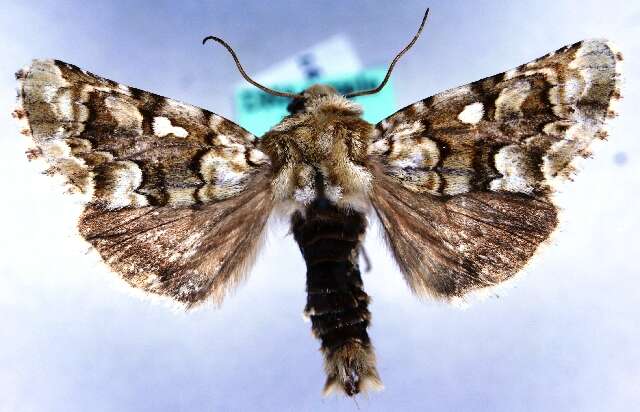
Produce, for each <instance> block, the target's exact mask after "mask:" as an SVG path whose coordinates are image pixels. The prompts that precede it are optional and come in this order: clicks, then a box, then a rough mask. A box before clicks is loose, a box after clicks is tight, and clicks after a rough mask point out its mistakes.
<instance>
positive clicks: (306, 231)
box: [291, 198, 381, 396]
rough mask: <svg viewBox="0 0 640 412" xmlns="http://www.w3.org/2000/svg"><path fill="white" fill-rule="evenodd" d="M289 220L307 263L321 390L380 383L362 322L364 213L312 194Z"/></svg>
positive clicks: (365, 299)
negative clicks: (320, 358) (322, 365)
mask: <svg viewBox="0 0 640 412" xmlns="http://www.w3.org/2000/svg"><path fill="white" fill-rule="evenodd" d="M304 212H305V213H304V214H303V213H301V212H296V213H295V214H294V215H293V216H292V219H291V226H292V231H293V234H294V237H295V239H296V242H298V245H299V246H300V250H301V252H302V255H303V257H304V259H305V262H306V265H307V304H306V306H305V310H304V312H305V315H307V316H308V317H309V318H310V319H311V325H312V331H313V334H314V336H316V337H317V338H318V339H320V341H321V342H322V345H321V350H322V353H323V355H324V358H325V370H326V373H327V382H326V385H325V393H329V392H331V391H333V390H336V389H337V390H342V391H344V392H345V393H346V394H347V395H349V396H352V395H355V394H357V393H358V392H360V391H361V390H364V389H366V388H367V387H380V386H381V382H380V378H379V377H378V372H377V370H376V367H375V355H374V354H373V348H372V346H371V341H370V339H369V335H368V334H367V327H368V326H369V321H370V319H371V313H370V312H369V309H368V304H369V296H368V295H367V294H366V293H365V292H364V290H363V285H362V278H361V276H360V269H359V266H358V255H359V253H358V251H359V249H360V246H361V239H362V237H363V236H364V233H365V231H366V227H367V220H366V217H365V216H364V214H362V213H360V212H357V211H353V210H346V209H341V208H339V207H337V206H336V205H334V204H332V203H331V202H328V201H327V200H326V199H322V198H319V199H316V200H315V201H313V202H312V203H311V204H310V205H309V206H307V208H306V210H305V211H304Z"/></svg>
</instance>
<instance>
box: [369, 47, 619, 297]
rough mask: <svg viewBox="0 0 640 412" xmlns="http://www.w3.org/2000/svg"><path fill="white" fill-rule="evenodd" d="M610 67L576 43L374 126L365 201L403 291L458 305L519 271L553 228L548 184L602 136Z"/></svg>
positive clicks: (612, 76) (614, 73) (606, 58)
mask: <svg viewBox="0 0 640 412" xmlns="http://www.w3.org/2000/svg"><path fill="white" fill-rule="evenodd" d="M619 60H621V55H620V54H619V53H616V52H615V51H614V50H613V49H612V48H611V47H610V45H609V44H608V43H606V42H604V41H600V40H590V41H584V42H579V43H576V44H574V45H571V46H567V47H564V48H562V49H560V50H558V51H556V52H554V53H549V54H547V55H546V56H544V57H542V58H540V59H537V60H534V61H533V62H531V63H528V64H525V65H522V66H519V67H518V68H516V69H513V70H510V71H508V72H505V73H501V74H498V75H496V76H492V77H488V78H486V79H482V80H479V81H477V82H474V83H471V84H469V85H466V86H462V87H458V88H455V89H452V90H449V91H446V92H443V93H440V94H438V95H435V96H432V97H429V98H427V99H424V100H422V101H420V102H417V103H415V104H413V105H410V106H408V107H406V108H404V109H402V110H400V111H398V112H397V113H395V114H394V115H392V116H390V117H389V118H387V119H385V120H384V121H382V122H381V123H379V124H378V125H377V127H376V130H377V132H376V136H375V137H374V141H373V143H372V144H371V145H370V148H369V153H370V161H371V167H372V170H373V172H374V175H375V181H374V185H373V190H372V202H373V204H374V207H375V209H376V211H377V213H378V215H379V217H380V219H381V221H382V224H383V226H384V228H385V231H386V235H387V237H388V241H389V244H390V247H391V249H392V251H393V253H394V255H395V257H396V259H397V261H398V263H399V265H400V267H401V269H402V271H403V272H404V274H405V277H406V279H407V281H408V283H409V284H410V286H411V287H412V289H413V290H415V291H416V292H417V293H421V294H423V293H427V294H432V295H436V296H442V297H453V296H462V295H464V293H466V292H467V291H470V290H473V289H477V288H481V287H485V286H490V285H494V284H496V283H498V282H501V281H503V280H505V279H507V278H509V277H510V276H512V275H513V274H515V273H516V272H517V271H518V270H519V269H521V268H522V267H523V266H524V265H525V264H526V262H527V261H528V260H529V259H530V258H531V256H532V255H533V254H534V253H535V251H536V250H537V248H538V246H539V245H540V244H541V243H542V242H543V241H544V240H545V239H547V238H548V237H549V235H550V234H551V232H552V231H553V229H554V228H555V226H556V222H557V220H556V207H555V206H554V205H553V203H552V198H551V195H552V193H553V191H554V190H555V188H556V186H557V184H558V183H559V182H561V181H563V180H566V179H567V178H568V177H569V176H571V174H572V173H573V172H574V171H575V161H576V160H577V159H579V158H582V157H587V156H588V155H589V154H590V152H589V146H590V145H591V143H592V142H593V141H594V140H596V139H603V138H604V137H605V132H604V131H603V126H604V124H605V121H606V120H607V118H608V117H611V116H612V115H613V111H612V109H611V103H612V101H614V100H616V99H617V98H619V97H620V92H619V89H618V82H619V74H618V68H619Z"/></svg>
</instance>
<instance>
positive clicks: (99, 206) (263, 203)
mask: <svg viewBox="0 0 640 412" xmlns="http://www.w3.org/2000/svg"><path fill="white" fill-rule="evenodd" d="M427 14H428V10H427V13H425V15H424V17H423V19H422V23H421V25H420V28H419V30H418V32H417V34H416V35H415V37H414V38H413V40H412V41H411V42H410V43H409V44H408V45H407V46H406V47H405V48H404V49H403V50H402V51H401V52H400V53H399V54H398V55H397V56H396V57H395V59H394V60H393V62H392V63H391V65H390V67H389V70H388V72H387V75H386V77H385V80H384V81H383V82H382V83H381V84H380V85H379V86H378V87H377V88H375V89H371V90H364V91H356V92H353V93H349V94H347V95H341V94H339V93H338V92H337V91H336V90H334V89H333V88H331V87H329V86H326V85H314V86H311V87H309V88H308V89H306V90H304V91H302V92H300V93H298V94H292V93H283V92H279V91H276V90H271V89H268V88H266V87H264V86H262V85H260V84H258V83H257V82H255V81H253V80H252V79H251V78H250V77H249V76H248V75H247V74H246V73H245V71H244V69H243V68H242V66H241V64H240V61H239V59H238V57H237V55H236V54H235V52H234V51H233V49H231V47H230V46H229V45H228V44H227V43H225V42H224V41H223V40H222V39H219V38H217V37H207V38H205V40H204V42H206V41H207V40H213V41H216V42H218V43H220V44H222V45H223V46H224V47H225V48H227V50H228V51H229V52H230V53H231V55H232V56H233V58H234V60H235V63H236V65H237V67H238V69H239V71H240V72H241V74H242V75H243V77H244V78H245V79H247V80H248V81H249V82H251V83H252V84H253V85H255V86H256V87H259V88H260V89H262V90H264V91H266V92H268V93H271V94H274V95H278V96H284V97H287V98H289V99H290V104H289V106H288V110H289V112H290V114H289V115H288V116H286V117H285V118H284V119H283V120H282V121H281V122H280V123H279V124H277V125H275V126H274V127H273V128H272V129H271V130H269V131H268V132H267V133H266V134H265V135H264V136H262V137H260V138H257V137H256V136H253V135H252V134H251V133H249V132H247V131H246V130H244V129H243V128H242V127H240V126H238V125H237V124H235V123H233V122H232V121H230V120H227V119H225V118H223V117H221V116H219V115H217V114H214V113H212V112H210V111H208V110H204V109H201V108H198V107H195V106H192V105H189V104H185V103H181V102H178V101H175V100H172V99H168V98H165V97H162V96H158V95H156V94H153V93H150V92H147V91H143V90H140V89H137V88H134V87H128V86H125V85H122V84H119V83H116V82H114V81H111V80H107V79H104V78H101V77H99V76H96V75H94V74H91V73H89V72H87V71H85V70H82V69H80V68H78V67H76V66H74V65H71V64H68V63H63V62H61V61H57V60H34V61H33V62H32V63H31V65H30V66H29V67H27V68H25V69H23V70H21V71H19V72H18V73H17V79H18V81H19V93H18V94H19V96H18V100H19V107H18V109H17V110H16V111H15V112H14V116H15V117H17V118H18V119H21V120H22V121H24V131H23V133H24V134H26V135H29V136H30V137H31V139H32V142H33V148H32V149H30V150H29V151H28V155H29V157H30V158H41V159H44V160H45V161H46V163H47V164H48V169H47V173H48V174H51V175H60V176H62V177H63V178H64V179H65V180H66V182H67V185H68V187H69V189H70V190H71V191H73V192H76V193H78V194H79V195H81V196H82V199H83V200H84V201H85V202H86V208H85V209H84V211H83V212H82V214H81V216H80V218H79V224H78V227H79V232H80V234H81V235H82V236H83V237H84V239H86V240H87V241H88V242H89V243H90V244H91V245H92V246H93V247H94V248H95V249H96V250H97V251H98V253H99V254H100V256H101V257H102V259H103V260H104V262H106V264H107V265H109V266H110V268H111V269H112V270H113V271H114V272H117V273H118V274H119V275H120V276H122V278H123V279H124V280H125V281H127V282H128V283H129V284H130V285H131V286H133V287H135V288H140V289H142V290H144V291H146V292H149V293H151V294H156V295H161V296H166V297H169V298H171V299H173V300H175V301H177V302H181V303H183V304H184V305H185V306H186V307H192V306H194V305H197V304H199V303H201V302H204V301H212V302H214V303H215V304H220V303H221V302H222V301H223V299H224V298H225V296H226V295H227V294H228V293H229V292H230V291H232V290H233V289H234V288H236V287H237V286H238V285H239V284H240V283H242V282H243V281H244V280H245V278H246V277H247V272H248V270H249V268H250V267H251V264H252V262H253V261H254V258H255V256H256V253H257V252H258V249H259V248H260V245H261V242H262V239H263V237H264V232H265V226H266V225H267V222H268V220H269V218H270V216H272V215H274V214H279V215H284V216H286V217H287V218H288V219H289V220H290V223H291V232H292V233H293V237H294V239H295V241H296V242H297V244H298V245H299V247H300V250H301V252H302V255H303V257H304V260H305V262H306V268H307V274H306V275H307V278H306V279H307V280H306V282H307V283H306V285H307V286H306V289H307V296H308V297H307V304H306V307H305V309H304V313H305V314H306V315H307V316H308V317H309V318H310V319H311V324H312V330H313V333H314V335H315V336H316V337H317V338H318V339H319V340H320V341H321V352H322V353H323V356H324V360H325V365H324V368H325V371H326V375H327V380H326V384H325V392H326V393H329V392H332V391H338V392H340V391H342V392H344V393H345V394H346V395H348V396H352V395H355V394H357V393H359V392H361V391H364V390H367V389H377V388H380V387H381V386H382V383H381V380H380V377H379V374H378V371H377V370H376V360H375V355H374V352H373V348H372V344H371V341H370V339H369V336H368V334H367V326H368V325H369V321H370V317H371V315H370V312H369V310H368V302H369V297H368V295H367V294H366V293H365V291H364V289H363V282H362V278H361V273H360V269H359V262H358V259H359V256H360V253H361V245H362V241H363V237H364V236H365V233H366V230H367V226H368V218H369V217H371V216H377V218H378V219H379V221H380V222H381V225H382V227H383V228H384V233H385V236H386V241H387V244H388V246H389V249H390V251H391V253H392V255H393V256H394V258H395V261H396V262H397V264H398V267H399V269H400V271H401V272H402V274H403V276H404V279H405V280H406V282H407V283H408V285H409V287H410V288H411V290H412V291H413V292H414V293H415V294H416V295H418V296H421V297H422V296H427V297H434V298H440V299H443V300H450V299H452V298H459V297H462V296H465V295H466V294H468V293H469V292H471V291H476V290H478V289H482V288H486V287H490V286H493V285H496V284H498V283H500V282H503V281H505V280H507V279H509V278H511V277H512V276H513V275H514V274H516V273H517V272H518V271H520V270H521V269H522V268H523V266H525V264H526V263H527V262H528V261H529V260H530V259H531V257H532V256H533V255H534V254H535V252H536V250H537V249H538V248H539V247H540V245H541V244H542V243H543V242H545V240H547V239H548V238H549V236H550V235H551V234H552V232H553V231H554V229H555V228H556V225H557V224H558V219H557V213H558V208H557V206H556V205H555V204H554V200H553V194H554V192H555V191H556V189H557V187H558V184H560V183H561V182H563V181H565V180H567V179H568V178H569V177H570V176H571V175H572V174H573V173H574V171H575V162H576V161H577V160H578V159H580V158H583V157H587V156H589V154H590V151H589V150H590V149H589V147H590V145H591V143H592V142H593V141H595V140H598V139H604V138H605V136H606V134H605V132H604V130H603V127H604V125H605V122H606V121H607V119H608V118H611V117H613V116H614V112H613V110H612V106H611V105H612V102H613V101H615V100H617V99H619V98H620V91H619V77H620V76H619V73H618V72H619V70H618V69H619V62H620V60H622V56H621V54H619V53H618V52H616V51H614V49H613V48H612V47H611V46H610V45H609V43H607V42H606V41H603V40H586V41H581V42H578V43H575V44H573V45H570V46H566V47H563V48H561V49H559V50H557V51H555V52H552V53H549V54H547V55H545V56H543V57H541V58H539V59H536V60H533V61H531V62H530V63H527V64H523V65H521V66H519V67H517V68H515V69H512V70H509V71H506V72H504V73H500V74H497V75H495V76H491V77H487V78H485V79H482V80H478V81H476V82H473V83H471V84H468V85H464V86H460V87H457V88H454V89H451V90H447V91H445V92H442V93H439V94H436V95H434V96H431V97H428V98H426V99H424V100H421V101H419V102H416V103H414V104H411V105H409V106H406V107H405V108H403V109H400V110H399V111H397V112H396V113H395V114H393V115H391V116H389V117H388V118H386V119H384V120H382V121H381V122H380V123H378V124H376V125H373V124H370V123H367V122H366V121H364V120H363V119H362V118H361V115H362V108H361V107H360V106H359V105H358V104H356V103H354V102H353V101H352V100H350V99H351V98H353V97H355V96H360V95H364V94H371V93H375V92H377V91H379V90H381V89H382V87H384V85H385V83H386V81H387V80H388V78H389V76H390V74H391V71H392V69H393V67H394V65H395V63H396V62H397V61H398V59H399V58H400V57H401V56H402V55H403V54H404V53H405V52H406V51H407V50H408V49H409V48H410V47H411V46H412V45H413V44H414V43H415V41H416V40H417V38H418V36H419V35H420V33H421V31H422V28H423V27H424V23H425V21H426V18H427Z"/></svg>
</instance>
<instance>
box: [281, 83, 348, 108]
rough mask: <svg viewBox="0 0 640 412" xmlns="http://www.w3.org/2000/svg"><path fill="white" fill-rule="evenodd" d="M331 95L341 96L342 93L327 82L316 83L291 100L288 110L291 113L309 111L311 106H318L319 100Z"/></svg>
mask: <svg viewBox="0 0 640 412" xmlns="http://www.w3.org/2000/svg"><path fill="white" fill-rule="evenodd" d="M329 96H336V97H339V96H340V93H338V91H337V90H336V89H334V88H333V87H331V86H327V85H326V84H314V85H313V86H310V87H309V88H307V89H306V90H304V91H303V92H302V93H300V95H299V96H298V97H295V98H294V99H293V100H291V103H289V105H288V106H287V110H288V111H289V113H291V114H296V113H301V112H305V111H308V109H309V107H313V106H317V104H318V102H319V100H321V99H323V98H327V97H329Z"/></svg>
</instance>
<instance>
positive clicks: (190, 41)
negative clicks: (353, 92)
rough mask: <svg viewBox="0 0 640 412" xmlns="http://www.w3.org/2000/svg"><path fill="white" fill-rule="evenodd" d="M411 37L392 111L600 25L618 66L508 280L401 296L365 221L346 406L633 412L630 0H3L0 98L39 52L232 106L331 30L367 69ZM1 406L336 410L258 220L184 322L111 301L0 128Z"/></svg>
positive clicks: (288, 282) (110, 283) (637, 331)
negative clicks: (538, 241) (604, 108)
mask: <svg viewBox="0 0 640 412" xmlns="http://www.w3.org/2000/svg"><path fill="white" fill-rule="evenodd" d="M426 6H430V7H431V11H432V16H431V19H430V22H429V24H428V27H427V28H426V30H425V33H424V35H423V37H422V39H421V40H420V41H419V42H418V44H417V45H416V46H415V48H414V49H413V50H411V52H410V53H409V54H408V55H407V56H406V57H405V58H404V59H403V60H402V61H401V62H400V63H399V65H398V66H397V69H396V71H395V74H394V81H395V89H396V92H397V98H398V103H399V104H400V105H401V106H402V105H405V104H409V103H411V102H413V101H415V100H418V99H421V98H423V97H426V96H428V95H431V94H434V93H436V92H438V91H440V90H443V89H446V88H449V87H453V86H456V85H459V84H464V83H467V82H470V81H473V80H476V79H478V78H481V77H484V76H487V75H491V74H494V73H497V72H501V71H503V70H505V69H509V68H511V67H514V66H516V65H518V64H520V63H523V62H526V61H528V60H530V59H532V58H535V57H538V56H540V55H542V54H544V53H546V52H548V51H551V50H554V49H556V48H558V47H560V46H563V45H565V44H569V43H572V42H574V41H577V40H580V39H583V38H590V37H608V38H610V39H611V40H613V41H614V42H615V43H616V44H617V45H618V47H619V48H620V49H621V50H622V51H624V53H625V56H626V61H625V63H626V65H625V73H626V83H625V84H624V89H623V92H624V95H625V100H624V101H623V103H622V104H621V106H620V113H621V116H620V117H619V118H618V119H616V120H615V121H614V122H612V126H611V128H610V134H611V137H610V139H609V141H608V142H607V143H606V144H602V145H599V146H598V147H596V155H595V158H594V159H593V160H589V161H587V162H586V163H585V165H584V166H585V167H584V170H583V172H582V173H581V174H579V175H578V176H577V178H576V179H575V182H573V183H571V184H568V185H566V186H565V190H564V191H563V193H562V194H561V195H560V196H559V200H560V202H561V205H562V206H563V208H564V214H563V224H562V230H561V232H560V233H558V235H557V236H556V238H555V240H554V242H553V244H552V246H551V247H549V248H547V249H546V250H545V251H544V252H543V253H541V254H540V256H538V258H537V259H536V260H535V263H534V264H533V265H532V266H531V267H530V268H529V270H528V271H527V273H526V275H525V276H521V277H520V279H519V281H518V282H516V283H515V285H513V286H512V287H510V288H508V289H507V291H506V292H501V293H500V294H499V298H498V297H490V298H488V299H485V300H484V301H481V302H476V303H474V304H472V305H471V306H470V307H469V308H467V309H465V310H461V309H459V308H455V307H451V306H449V305H445V304H441V303H435V302H428V301H427V302H420V301H418V300H417V299H416V298H414V297H413V296H412V295H411V294H410V293H409V291H408V289H407V287H406V286H405V284H404V283H403V280H402V278H401V276H400V274H399V273H398V270H397V269H396V268H395V267H394V264H393V263H392V261H391V257H390V255H389V254H388V253H387V252H386V250H385V249H384V247H383V245H382V244H381V243H380V242H379V241H377V240H376V236H377V231H376V230H375V227H374V230H372V231H371V233H370V236H369V238H368V240H367V247H368V249H369V252H370V254H371V258H372V260H373V270H372V271H371V272H370V273H368V274H366V275H365V279H364V280H365V285H366V289H367V291H368V292H369V293H370V294H371V295H372V296H373V299H374V300H373V304H372V305H371V311H372V313H373V325H372V327H371V329H370V333H371V336H372V338H373V342H374V344H375V346H376V352H377V355H378V359H379V369H380V373H381V375H382V378H383V380H384V382H385V384H386V389H385V390H384V391H383V392H381V393H373V394H371V395H370V396H369V397H368V398H359V400H358V403H359V407H360V408H361V409H362V410H378V411H389V410H437V411H461V410H487V411H525V410H527V411H539V410H550V411H602V410H608V411H611V410H618V411H627V410H637V409H638V408H639V407H640V377H639V374H640V321H639V320H638V314H639V309H638V307H639V305H640V269H639V268H638V260H637V257H638V253H639V252H640V248H639V246H638V245H639V241H638V237H637V236H638V233H639V232H640V225H639V222H638V220H639V219H638V206H637V203H638V199H639V197H638V189H640V173H639V171H640V169H639V167H640V166H639V163H638V156H639V154H640V152H639V148H640V144H639V143H638V141H639V139H638V126H637V122H638V119H639V116H638V114H639V112H638V107H639V106H640V98H639V97H638V96H639V91H640V90H639V87H638V80H640V76H639V75H638V74H639V73H638V68H639V66H638V56H639V55H640V45H639V42H638V38H640V26H639V22H640V5H639V4H638V2H637V1H635V2H631V1H618V0H610V1H584V0H574V1H566V0H553V1H535V2H533V1H530V2H524V1H518V2H515V1H464V2H463V1H436V0H431V1H429V2H425V1H403V2H389V1H379V2H374V1H365V0H360V1H344V0H342V1H317V2H310V1H275V0H271V1H264V2H263V1H252V2H250V1H243V0H233V1H226V0H225V1H215V2H214V1H210V2H195V1H183V2H177V1H176V2H170V1H148V2H132V1H110V2H106V1H105V2H100V1H95V2H93V1H92V2H85V1H64V0H59V1H55V2H54V1H20V2H19V1H8V2H3V6H2V12H1V13H0V47H1V49H0V53H1V54H0V56H1V58H0V90H2V92H1V93H0V109H2V110H1V113H5V114H6V113H9V112H10V107H11V106H12V104H13V101H14V96H15V94H14V91H13V89H14V81H13V78H12V74H13V72H14V71H15V70H16V69H17V68H19V67H21V66H23V65H25V64H27V63H28V62H29V61H30V59H31V58H34V57H55V58H58V59H62V60H65V61H68V62H71V63H74V64H76V65H78V66H80V67H83V68H85V69H88V70H90V71H93V72H95V73H98V74H101V75H103V76H105V77H108V78H111V79H114V80H117V81H120V82H123V83H125V84H129V85H135V86H137V87H139V88H143V89H147V90H151V91H154V92H156V93H159V94H162V95H165V96H171V97H174V98H177V99H181V100H184V101H187V102H190V103H193V104H197V105H200V106H202V107H206V108H208V109H211V110H213V111H215V112H217V113H219V114H221V115H224V116H228V117H232V116H233V113H232V112H231V108H232V102H231V98H230V96H231V94H232V88H233V85H234V84H236V82H237V81H238V80H239V79H240V78H239V75H238V74H237V72H236V69H235V67H234V66H233V64H232V61H231V59H230V58H229V56H228V55H226V54H225V52H224V50H223V49H221V48H216V47H213V45H211V46H209V47H206V48H203V47H202V46H201V45H200V39H201V38H202V37H203V36H205V35H207V34H212V33H213V34H216V35H219V36H222V37H224V38H225V39H227V40H228V41H229V42H231V43H232V44H233V45H234V46H235V47H236V48H237V50H238V51H239V53H240V55H241V57H242V59H243V62H244V64H245V66H246V67H247V69H248V70H249V71H250V72H257V71H260V70H262V69H264V68H266V67H268V66H269V65H271V64H272V63H275V62H278V61H280V60H281V59H283V58H286V57H288V56H289V55H290V54H291V53H294V52H296V51H299V50H302V49H305V48H307V47H309V46H312V45H313V44H315V43H317V42H319V41H322V40H324V39H325V38H327V37H329V36H330V35H332V34H335V33H339V32H341V33H345V34H346V35H348V36H349V37H350V39H351V40H352V42H353V44H354V45H355V47H356V50H357V51H358V53H359V54H360V56H361V58H362V60H363V62H364V63H365V65H377V64H384V63H386V62H388V61H389V59H390V58H391V57H392V55H393V54H394V53H395V52H396V51H397V50H398V49H399V48H400V47H401V46H402V45H403V44H404V43H405V42H406V41H407V40H408V39H409V38H410V36H412V35H413V32H414V30H415V28H416V25H417V24H418V22H419V19H420V16H421V14H422V12H423V9H424V8H425V7H426ZM0 126H1V127H2V131H3V132H2V136H1V138H0V157H1V158H0V187H1V188H2V196H1V198H0V254H1V258H0V284H1V285H0V313H1V315H0V316H1V317H2V322H1V327H0V410H1V411H129V410H131V411H144V410H154V411H227V410H229V411H231V410H241V411H242V410H277V411H286V410H291V411H304V410H309V411H313V410H318V411H321V410H354V409H355V408H356V405H355V403H354V402H353V400H345V399H341V398H328V399H323V398H321V396H320V389H321V386H322V383H323V380H324V376H323V371H322V367H321V356H320V353H319V352H318V350H317V348H318V346H319V345H318V342H317V341H316V340H315V339H314V338H313V337H312V336H311V334H310V325H309V324H306V323H304V322H303V321H302V319H301V316H300V314H301V311H302V308H303V306H304V302H305V292H304V263H303V261H302V259H301V257H300V256H299V252H298V250H297V248H296V246H295V244H294V242H293V240H292V239H291V237H290V236H286V228H283V227H279V228H276V229H275V230H273V231H272V236H271V237H270V239H269V242H268V244H267V248H266V249H265V251H264V253H263V254H262V255H261V257H260V259H259V260H258V263H257V265H256V266H255V268H254V270H253V272H252V276H251V277H250V279H249V282H248V283H247V284H246V285H244V286H243V287H242V288H240V289H239V290H238V291H237V293H236V294H235V295H234V296H232V297H230V298H229V299H227V301H226V303H225V305H224V306H223V307H222V308H221V309H218V310H214V309H213V308H210V307H205V308H203V309H201V310H198V311H195V312H189V313H186V314H185V313H183V312H179V311H176V310H174V309H171V308H170V307H168V306H167V305H163V304H158V303H155V302H149V301H148V300H144V299H141V298H140V297H138V296H135V295H133V294H131V293H129V292H128V290H127V288H126V287H123V286H122V284H121V283H120V282H119V281H117V280H115V277H114V276H113V275H112V274H110V273H109V272H108V270H107V269H106V268H105V267H104V266H103V265H102V264H100V263H98V258H97V257H96V255H95V254H94V253H93V252H92V253H85V252H86V250H87V246H86V244H85V243H84V242H82V241H81V240H79V239H78V236H77V235H75V230H74V222H75V219H76V216H77V214H78V213H79V210H80V206H79V205H78V204H77V202H76V201H75V200H74V199H73V198H72V197H69V196H63V195H62V194H61V189H60V188H59V187H57V186H55V185H53V184H51V183H52V182H51V181H50V178H48V177H45V176H41V175H39V174H38V173H37V172H36V170H35V169H34V167H33V166H32V165H30V164H28V162H27V161H26V159H25V157H24V155H23V150H24V148H25V147H24V146H25V145H24V139H22V138H21V136H19V135H18V134H17V129H16V127H15V126H14V125H13V123H12V122H11V120H10V119H9V118H8V116H6V115H3V116H2V117H1V120H0Z"/></svg>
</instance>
